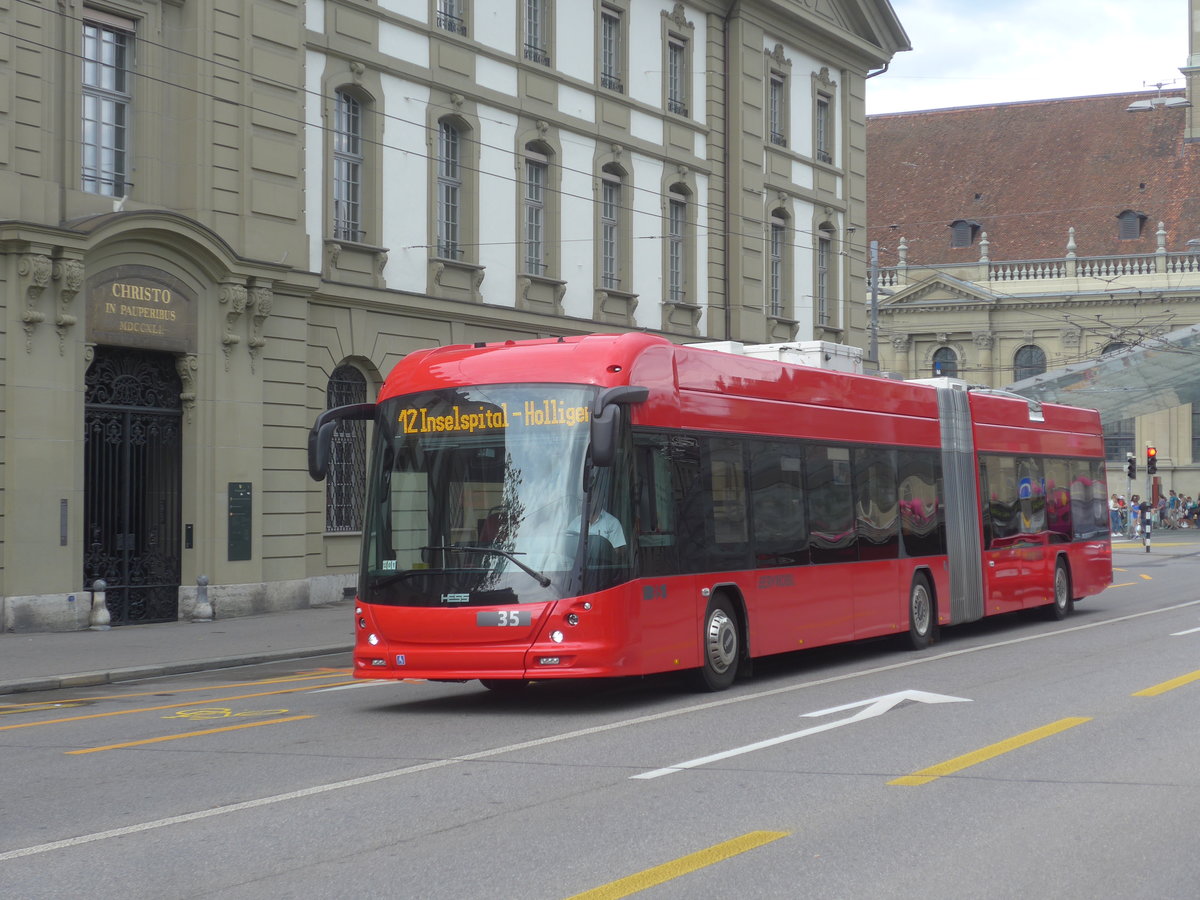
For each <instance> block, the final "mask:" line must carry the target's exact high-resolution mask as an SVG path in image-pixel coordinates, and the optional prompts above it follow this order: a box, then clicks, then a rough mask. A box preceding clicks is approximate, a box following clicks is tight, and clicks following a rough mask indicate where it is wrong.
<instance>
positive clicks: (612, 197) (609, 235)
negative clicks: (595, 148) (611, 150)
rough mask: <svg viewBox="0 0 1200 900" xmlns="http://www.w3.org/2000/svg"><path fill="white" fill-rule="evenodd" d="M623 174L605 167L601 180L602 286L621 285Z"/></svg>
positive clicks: (617, 287) (616, 286) (615, 286)
mask: <svg viewBox="0 0 1200 900" xmlns="http://www.w3.org/2000/svg"><path fill="white" fill-rule="evenodd" d="M621 187H622V185H621V176H620V175H619V174H618V173H616V172H615V171H612V169H611V168H609V169H605V171H604V172H603V174H602V175H601V181H600V286H601V287H602V288H607V289H609V290H619V289H620V287H621V218H622V216H621Z"/></svg>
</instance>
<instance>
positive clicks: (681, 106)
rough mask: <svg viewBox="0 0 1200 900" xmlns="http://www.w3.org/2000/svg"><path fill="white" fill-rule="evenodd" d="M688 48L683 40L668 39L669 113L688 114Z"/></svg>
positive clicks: (672, 37) (673, 37)
mask: <svg viewBox="0 0 1200 900" xmlns="http://www.w3.org/2000/svg"><path fill="white" fill-rule="evenodd" d="M688 69H689V66H688V47H687V42H686V41H685V40H683V39H682V38H678V37H675V36H673V35H672V36H671V37H669V38H667V112H672V113H675V114H676V115H678V116H686V115H687V114H688V84H689V81H690V79H689V77H688V76H689V72H688Z"/></svg>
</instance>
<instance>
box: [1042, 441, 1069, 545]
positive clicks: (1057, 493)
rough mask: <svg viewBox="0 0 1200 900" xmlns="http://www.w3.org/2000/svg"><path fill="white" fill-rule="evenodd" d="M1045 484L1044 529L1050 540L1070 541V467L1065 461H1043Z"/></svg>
mask: <svg viewBox="0 0 1200 900" xmlns="http://www.w3.org/2000/svg"><path fill="white" fill-rule="evenodd" d="M1042 475H1043V477H1044V478H1045V483H1046V529H1047V530H1048V531H1049V532H1050V540H1052V541H1055V542H1056V543H1067V542H1069V541H1070V540H1071V488H1070V485H1071V467H1070V465H1069V464H1068V462H1067V461H1066V460H1065V459H1043V460H1042Z"/></svg>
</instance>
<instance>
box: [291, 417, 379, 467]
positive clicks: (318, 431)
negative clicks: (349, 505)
mask: <svg viewBox="0 0 1200 900" xmlns="http://www.w3.org/2000/svg"><path fill="white" fill-rule="evenodd" d="M373 418H375V404H374V403H351V404H350V405H349V406H338V407H335V408H334V409H327V410H325V412H323V413H321V414H320V415H319V416H317V421H315V422H314V423H313V427H312V428H310V429H309V431H308V474H309V475H310V476H311V477H312V480H313V481H324V480H325V476H326V475H328V474H329V458H330V456H332V453H333V450H332V448H333V433H334V431H336V430H337V426H338V422H347V421H351V422H352V421H364V420H367V419H373Z"/></svg>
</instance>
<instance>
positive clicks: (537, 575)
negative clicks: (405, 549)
mask: <svg viewBox="0 0 1200 900" xmlns="http://www.w3.org/2000/svg"><path fill="white" fill-rule="evenodd" d="M421 549H422V550H470V551H473V552H475V553H494V554H496V556H503V557H504V558H505V559H507V560H508V561H509V562H511V563H512V564H513V565H514V566H516V567H517V568H518V569H520V570H521V571H522V572H524V573H525V574H526V575H528V576H529V577H530V578H533V579H534V580H536V581H537V583H538V584H540V585H541V586H542V587H550V579H549V578H547V577H546V576H545V575H543V574H542V573H541V572H539V571H538V570H537V569H534V568H531V567H530V566H527V565H525V563H523V562H521V561H520V560H519V559H517V556H516V554H515V553H511V552H509V551H508V550H500V549H497V548H496V547H477V546H475V545H474V544H451V545H450V546H448V547H422V548H421Z"/></svg>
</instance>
